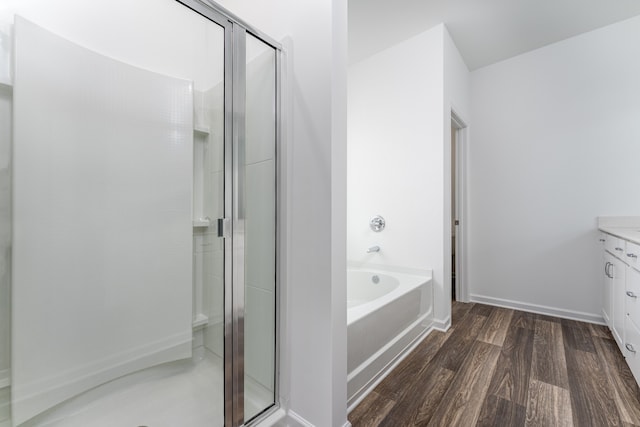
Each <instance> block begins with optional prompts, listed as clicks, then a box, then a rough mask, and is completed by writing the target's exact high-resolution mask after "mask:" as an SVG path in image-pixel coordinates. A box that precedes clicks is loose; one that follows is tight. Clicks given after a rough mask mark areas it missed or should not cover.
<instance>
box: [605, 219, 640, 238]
mask: <svg viewBox="0 0 640 427" xmlns="http://www.w3.org/2000/svg"><path fill="white" fill-rule="evenodd" d="M598 230H600V231H604V232H605V233H608V234H611V235H613V236H616V237H620V238H621V239H624V240H628V241H630V242H633V243H637V244H639V245H640V216H600V217H598Z"/></svg>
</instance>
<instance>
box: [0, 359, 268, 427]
mask: <svg viewBox="0 0 640 427" xmlns="http://www.w3.org/2000/svg"><path fill="white" fill-rule="evenodd" d="M223 387H224V376H223V363H222V359H221V358H220V357H219V356H216V355H215V354H213V353H210V352H208V351H207V352H205V354H204V355H203V356H202V357H200V358H198V359H196V360H187V361H178V362H171V363H166V364H163V365H160V366H156V367H153V368H149V369H145V370H144V371H140V372H136V373H134V374H131V375H128V376H126V377H123V378H120V379H117V380H115V381H111V382H109V383H107V384H104V385H101V386H99V387H96V388H94V389H92V390H89V391H87V392H86V393H83V394H82V395H80V396H77V397H75V398H73V399H70V400H68V401H67V402H64V403H62V404H60V405H58V406H56V407H54V408H52V409H50V410H48V411H46V412H45V413H43V414H41V415H39V416H37V417H35V418H33V419H32V420H30V421H27V422H26V423H23V424H22V425H21V426H20V427H87V426H91V427H113V426H129V427H138V426H149V427H175V426H193V427H200V426H222V425H224V422H223V419H224V412H223V402H224V390H223ZM245 393H246V399H245V405H246V407H245V413H246V414H247V415H248V416H249V417H251V416H253V415H255V414H257V413H259V412H261V411H262V409H263V408H266V407H267V406H269V404H270V403H271V402H272V401H273V400H272V399H273V395H272V393H270V392H269V391H268V390H267V389H265V388H264V387H263V386H261V385H260V384H259V383H258V382H257V381H255V380H253V379H251V378H248V379H247V383H246V389H245ZM6 397H7V398H8V396H6ZM4 400H6V401H7V402H6V403H8V399H4ZM0 403H1V402H0ZM5 415H8V413H7V414H5ZM5 426H6V427H9V426H10V423H9V420H7V419H4V420H3V419H0V427H5Z"/></svg>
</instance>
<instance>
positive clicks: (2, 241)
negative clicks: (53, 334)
mask: <svg viewBox="0 0 640 427" xmlns="http://www.w3.org/2000/svg"><path fill="white" fill-rule="evenodd" d="M11 99H12V97H11V90H10V89H8V88H6V87H3V86H0V388H2V387H4V386H6V384H7V382H8V379H9V369H10V367H11V346H10V344H11V343H10V337H11V311H10V307H11V293H10V285H11V168H10V166H11V165H10V161H9V160H10V158H11ZM1 406H2V403H1V399H0V407H1ZM1 421H2V414H1V412H0V422H1Z"/></svg>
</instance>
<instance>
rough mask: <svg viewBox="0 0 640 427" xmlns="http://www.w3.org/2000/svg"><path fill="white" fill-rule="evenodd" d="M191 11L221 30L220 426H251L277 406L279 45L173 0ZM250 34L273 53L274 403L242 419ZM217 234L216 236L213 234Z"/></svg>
mask: <svg viewBox="0 0 640 427" xmlns="http://www.w3.org/2000/svg"><path fill="white" fill-rule="evenodd" d="M176 1H177V2H179V3H181V4H183V5H184V6H186V7H188V8H189V9H191V10H193V11H194V12H196V13H198V14H200V15H202V16H203V17H205V18H207V19H209V20H210V21H212V22H213V23H215V24H218V25H220V26H221V27H223V28H224V220H226V221H228V220H231V227H230V228H231V232H230V233H225V234H223V235H222V236H221V237H224V400H225V401H224V426H225V427H237V426H243V425H254V424H257V423H258V422H260V421H261V420H262V419H264V418H266V417H268V416H269V415H271V414H272V413H273V412H275V411H276V410H277V409H278V408H279V407H280V405H279V402H278V396H279V375H278V372H279V369H278V367H279V364H280V354H279V353H280V352H279V347H280V346H279V343H280V334H279V332H280V307H279V305H278V302H279V298H280V277H281V276H280V249H281V238H280V230H281V224H280V218H281V215H280V213H281V212H280V211H281V210H280V205H281V200H280V197H281V194H282V193H281V187H282V184H281V174H280V155H281V135H282V131H281V129H282V109H281V99H282V57H283V50H282V46H281V45H280V44H279V43H278V42H276V41H275V40H273V39H272V38H270V37H269V36H267V35H266V34H264V33H262V32H261V31H259V30H257V29H256V28H253V27H252V26H250V25H248V24H247V23H246V22H244V21H243V20H242V19H240V18H238V17H237V16H235V15H234V14H232V13H231V12H229V11H228V10H226V9H225V8H223V7H221V6H219V5H218V4H216V3H214V2H212V1H209V0H176ZM247 34H251V35H253V36H255V37H256V38H258V39H259V40H261V41H263V42H264V43H266V44H267V45H269V46H271V47H272V48H273V49H274V51H275V68H276V70H275V75H276V81H275V85H276V87H275V96H276V99H275V130H276V132H275V159H276V162H275V165H276V168H275V183H276V186H275V201H274V202H275V207H276V209H275V216H276V224H275V298H274V310H275V322H274V328H275V334H274V336H275V346H274V348H275V354H274V390H273V393H274V404H273V405H271V407H270V408H267V409H265V410H263V411H262V412H261V413H259V414H258V415H257V416H255V417H254V418H253V419H252V420H251V422H250V423H249V424H246V423H245V420H244V314H245V295H244V294H245V292H244V286H245V283H244V281H245V280H244V279H245V271H244V270H245V268H244V266H245V264H244V263H245V257H244V239H245V230H244V219H243V218H242V215H241V213H242V210H244V206H242V200H243V198H244V191H245V188H244V174H245V172H246V170H245V169H246V166H245V165H244V152H245V148H246V141H245V116H246V102H245V96H246V37H247ZM218 234H219V235H220V234H222V233H221V230H218Z"/></svg>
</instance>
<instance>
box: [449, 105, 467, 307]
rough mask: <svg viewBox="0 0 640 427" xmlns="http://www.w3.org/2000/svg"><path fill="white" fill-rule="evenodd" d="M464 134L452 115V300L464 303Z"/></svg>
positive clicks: (459, 122) (462, 128) (458, 118)
mask: <svg viewBox="0 0 640 427" xmlns="http://www.w3.org/2000/svg"><path fill="white" fill-rule="evenodd" d="M466 132H467V126H466V124H465V122H464V121H463V120H462V119H461V118H460V116H459V115H458V114H457V113H456V112H455V111H453V110H452V111H451V300H452V301H462V302H466V301H467V300H468V298H467V293H466V286H465V285H466V281H465V279H466V275H465V270H464V266H465V261H466V259H465V241H466V239H465V228H466V227H465V225H466V218H465V212H466V209H465V207H466V206H465V200H466V198H465V194H466V185H465V183H466V179H465V178H466Z"/></svg>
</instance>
